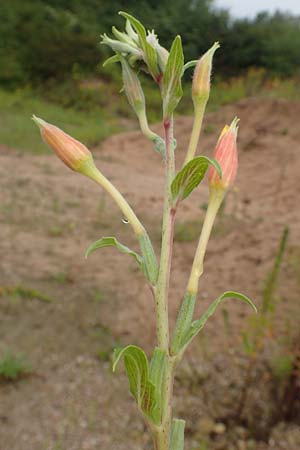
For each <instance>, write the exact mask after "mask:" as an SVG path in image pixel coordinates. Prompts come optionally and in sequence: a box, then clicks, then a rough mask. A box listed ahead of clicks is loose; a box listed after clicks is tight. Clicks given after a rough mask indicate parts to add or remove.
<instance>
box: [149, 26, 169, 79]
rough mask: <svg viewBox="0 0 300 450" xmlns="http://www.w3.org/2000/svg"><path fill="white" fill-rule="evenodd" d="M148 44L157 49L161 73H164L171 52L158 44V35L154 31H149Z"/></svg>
mask: <svg viewBox="0 0 300 450" xmlns="http://www.w3.org/2000/svg"><path fill="white" fill-rule="evenodd" d="M146 39H147V42H148V43H149V44H150V45H151V46H152V47H153V48H154V49H155V51H156V54H157V59H158V65H159V67H160V69H161V71H162V72H163V73H164V71H165V70H166V65H167V62H168V58H169V52H168V50H167V49H166V48H164V47H162V46H161V45H160V43H159V42H158V38H157V35H156V34H155V32H154V30H152V31H148V35H147V38H146Z"/></svg>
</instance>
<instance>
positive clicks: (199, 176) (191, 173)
mask: <svg viewBox="0 0 300 450" xmlns="http://www.w3.org/2000/svg"><path fill="white" fill-rule="evenodd" d="M209 164H211V165H212V166H214V168H215V169H216V171H217V172H218V174H219V176H220V178H221V177H222V170H221V167H220V165H219V163H218V161H216V160H215V159H210V158H207V157H206V156H197V157H196V158H194V159H192V160H191V161H189V162H188V163H187V164H186V165H185V166H184V167H183V168H182V169H181V170H180V171H179V172H178V173H177V175H176V177H175V178H174V180H173V182H172V185H171V191H172V195H173V200H174V201H176V200H178V201H181V200H183V199H185V198H186V197H188V196H189V195H190V193H191V192H192V191H193V190H194V189H195V188H196V187H197V186H198V185H199V184H200V183H201V181H202V180H203V178H204V176H205V174H206V171H207V169H208V166H209Z"/></svg>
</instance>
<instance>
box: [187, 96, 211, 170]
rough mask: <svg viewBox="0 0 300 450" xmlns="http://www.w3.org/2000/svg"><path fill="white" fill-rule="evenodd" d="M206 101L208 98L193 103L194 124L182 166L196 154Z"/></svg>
mask: <svg viewBox="0 0 300 450" xmlns="http://www.w3.org/2000/svg"><path fill="white" fill-rule="evenodd" d="M207 100H208V96H207V98H203V99H202V101H201V102H197V103H194V110H195V114H194V123H193V129H192V133H191V137H190V142H189V146H188V150H187V154H186V157H185V160H184V165H185V164H187V163H188V162H189V161H190V160H191V159H193V158H194V156H195V154H196V150H197V145H198V141H199V136H200V133H201V128H202V122H203V117H204V112H205V107H206V103H207Z"/></svg>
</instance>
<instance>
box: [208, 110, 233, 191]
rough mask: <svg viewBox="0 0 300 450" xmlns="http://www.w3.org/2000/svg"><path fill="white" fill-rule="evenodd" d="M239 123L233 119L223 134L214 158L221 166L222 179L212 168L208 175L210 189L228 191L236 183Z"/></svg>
mask: <svg viewBox="0 0 300 450" xmlns="http://www.w3.org/2000/svg"><path fill="white" fill-rule="evenodd" d="M238 122H239V119H237V118H235V119H233V121H232V123H231V125H230V127H228V126H227V125H226V126H225V127H224V128H223V130H222V132H221V135H220V137H219V140H218V143H217V146H216V150H215V154H214V158H215V159H216V160H217V161H218V163H219V164H220V166H221V169H222V178H220V177H219V175H218V173H217V171H216V169H214V168H213V167H212V166H211V168H210V170H209V175H208V179H209V185H210V188H216V189H222V190H227V189H229V188H230V187H231V186H232V185H233V183H234V180H235V177H236V173H237V168H238V154H237V145H236V139H237V133H238V126H237V125H238Z"/></svg>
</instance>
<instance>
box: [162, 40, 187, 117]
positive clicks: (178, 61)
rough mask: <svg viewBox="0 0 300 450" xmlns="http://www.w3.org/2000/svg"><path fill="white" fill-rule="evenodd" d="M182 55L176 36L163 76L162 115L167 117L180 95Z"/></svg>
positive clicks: (179, 41)
mask: <svg viewBox="0 0 300 450" xmlns="http://www.w3.org/2000/svg"><path fill="white" fill-rule="evenodd" d="M183 64H184V56H183V50H182V44H181V37H180V36H176V38H175V39H174V41H173V44H172V47H171V50H170V54H169V57H168V61H167V66H166V70H165V73H164V76H163V89H162V97H163V108H164V117H169V116H170V115H171V114H172V113H173V111H174V109H175V108H176V106H177V105H178V103H179V101H180V99H181V97H182V93H183V91H182V86H181V77H182V74H183Z"/></svg>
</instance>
